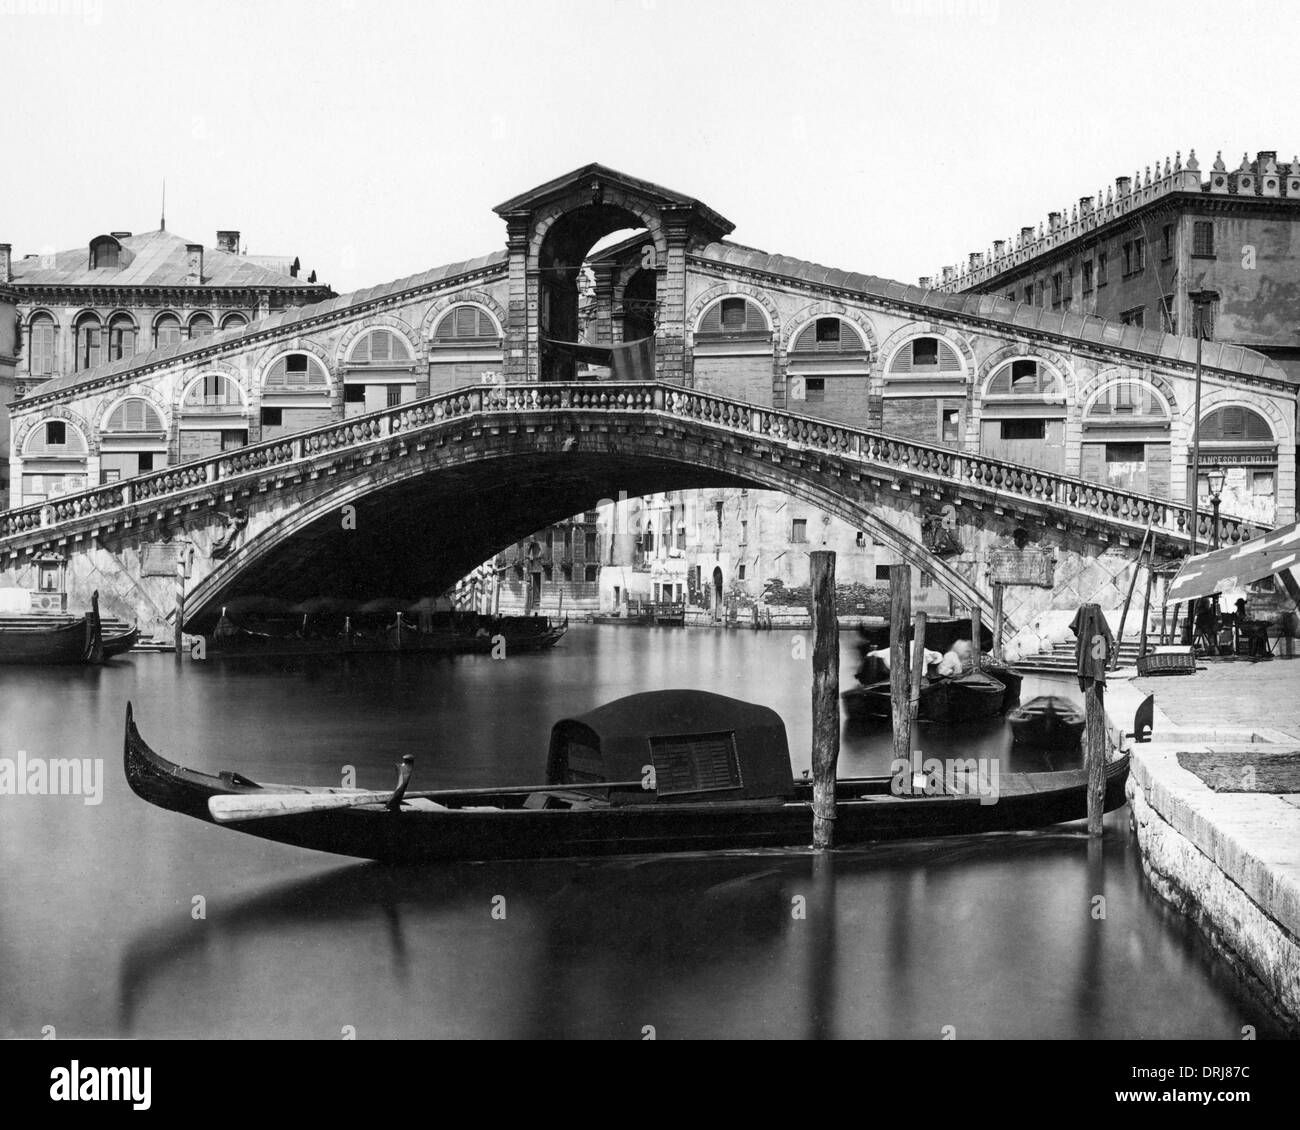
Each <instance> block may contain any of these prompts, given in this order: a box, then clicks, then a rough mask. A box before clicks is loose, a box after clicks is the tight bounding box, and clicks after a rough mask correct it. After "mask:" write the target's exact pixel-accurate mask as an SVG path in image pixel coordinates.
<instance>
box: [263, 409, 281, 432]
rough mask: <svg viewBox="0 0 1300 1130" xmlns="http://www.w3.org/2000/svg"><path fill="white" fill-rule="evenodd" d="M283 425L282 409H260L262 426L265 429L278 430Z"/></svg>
mask: <svg viewBox="0 0 1300 1130" xmlns="http://www.w3.org/2000/svg"><path fill="white" fill-rule="evenodd" d="M283 424H284V409H283V408H263V409H262V426H263V427H266V428H278V427H281V426H282V425H283Z"/></svg>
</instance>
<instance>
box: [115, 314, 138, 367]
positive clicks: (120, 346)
mask: <svg viewBox="0 0 1300 1130" xmlns="http://www.w3.org/2000/svg"><path fill="white" fill-rule="evenodd" d="M135 334H136V330H135V321H134V319H132V317H131V315H130V314H114V315H113V316H112V317H111V318H110V319H109V321H108V359H109V360H110V361H125V360H127V359H128V358H130V357H134V356H135Z"/></svg>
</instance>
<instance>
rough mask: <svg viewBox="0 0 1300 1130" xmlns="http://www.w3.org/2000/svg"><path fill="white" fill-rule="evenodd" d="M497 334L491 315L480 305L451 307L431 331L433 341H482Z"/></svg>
mask: <svg viewBox="0 0 1300 1130" xmlns="http://www.w3.org/2000/svg"><path fill="white" fill-rule="evenodd" d="M499 336H500V335H499V334H498V333H497V327H496V323H495V322H493V321H492V315H491V314H489V313H488V312H487V311H486V310H484V309H483V307H481V306H456V307H453V308H452V309H451V310H448V311H447V313H445V314H444V315H443V316H442V319H441V320H440V321H439V322H438V326H437V328H436V329H435V330H434V331H433V339H434V341H464V340H465V339H467V338H468V339H470V340H475V339H476V340H479V341H482V340H484V339H486V338H496V337H499Z"/></svg>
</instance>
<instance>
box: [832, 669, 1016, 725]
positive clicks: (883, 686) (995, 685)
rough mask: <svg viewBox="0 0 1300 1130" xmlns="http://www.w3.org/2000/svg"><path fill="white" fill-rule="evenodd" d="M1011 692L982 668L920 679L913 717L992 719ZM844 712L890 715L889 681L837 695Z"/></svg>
mask: <svg viewBox="0 0 1300 1130" xmlns="http://www.w3.org/2000/svg"><path fill="white" fill-rule="evenodd" d="M1015 679H1016V684H1015V692H1014V693H1015V694H1016V696H1017V698H1018V697H1019V690H1020V682H1019V680H1020V676H1019V675H1016V676H1015ZM1011 693H1012V692H1011V691H1010V690H1009V689H1008V687H1007V686H1006V685H1005V684H1004V683H1003V682H1002V681H1001V680H1000V679H997V678H995V677H993V676H992V675H990V674H989V672H988V669H987V668H985V669H984V670H983V671H975V670H971V671H966V672H964V673H963V674H960V675H946V676H941V677H938V678H933V679H930V678H927V679H923V680H922V682H921V690H920V697H919V699H918V703H917V715H916V716H917V718H918V719H920V720H921V721H922V722H944V723H948V724H952V723H955V722H973V721H978V720H982V719H985V718H996V717H997V716H998V715H1000V714H1004V713H1005V712H1006V710H1007V700H1008V698H1009V697H1010V694H1011ZM840 701H841V703H842V704H843V706H844V712H845V713H846V714H847V715H848V716H849V717H850V718H888V717H890V711H891V707H890V701H891V699H890V683H889V680H888V679H882V680H880V681H878V682H875V683H868V684H867V685H866V686H859V687H851V688H849V689H848V690H847V691H845V692H844V693H843V694H842V695H840Z"/></svg>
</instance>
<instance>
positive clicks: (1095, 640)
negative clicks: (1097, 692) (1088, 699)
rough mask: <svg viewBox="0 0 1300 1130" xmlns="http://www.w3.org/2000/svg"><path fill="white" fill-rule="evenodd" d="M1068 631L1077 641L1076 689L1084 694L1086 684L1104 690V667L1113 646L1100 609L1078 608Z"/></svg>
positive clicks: (1113, 643)
mask: <svg viewBox="0 0 1300 1130" xmlns="http://www.w3.org/2000/svg"><path fill="white" fill-rule="evenodd" d="M1070 630H1071V631H1072V632H1074V635H1075V641H1076V642H1075V645H1074V665H1075V671H1076V672H1077V674H1078V676H1079V689H1080V690H1081V691H1086V690H1087V689H1088V683H1089V681H1093V682H1095V683H1096V684H1097V685H1098V686H1102V687H1104V686H1105V685H1106V666H1107V664H1108V663H1109V661H1110V653H1111V649H1112V648H1113V647H1114V646H1115V637H1114V636H1113V635H1111V631H1110V625H1109V624H1107V623H1106V617H1105V616H1103V615H1102V613H1101V606H1100V605H1097V604H1082V605H1080V606H1079V611H1078V612H1076V613H1075V614H1074V619H1073V620H1072V621H1071V622H1070ZM1098 644H1101V646H1100V647H1099V646H1097V645H1098ZM1099 652H1100V654H1098V653H1099Z"/></svg>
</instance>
